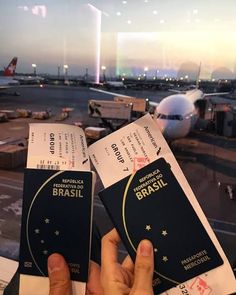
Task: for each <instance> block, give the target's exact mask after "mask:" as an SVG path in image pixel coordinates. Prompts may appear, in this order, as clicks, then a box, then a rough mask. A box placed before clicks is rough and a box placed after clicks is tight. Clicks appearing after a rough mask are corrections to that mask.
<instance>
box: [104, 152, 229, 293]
mask: <svg viewBox="0 0 236 295" xmlns="http://www.w3.org/2000/svg"><path fill="white" fill-rule="evenodd" d="M114 196H115V199H114ZM99 197H100V199H101V201H102V202H103V204H104V206H105V208H106V210H107V211H108V213H109V215H110V218H111V220H112V221H113V223H114V226H115V227H116V229H117V231H118V233H119V235H120V237H121V240H122V241H123V243H124V245H125V247H126V249H127V251H128V253H129V255H130V256H131V258H132V260H133V261H135V256H136V250H137V247H138V244H139V242H140V241H141V240H142V239H148V240H150V241H151V242H152V244H153V247H154V260H155V271H154V276H153V288H154V293H155V294H159V293H162V292H164V291H166V290H169V289H171V288H172V287H175V286H177V285H179V284H180V283H182V282H185V281H187V280H189V279H191V278H194V277H196V276H198V275H200V274H202V273H205V272H207V271H209V270H211V269H213V268H216V267H218V266H220V265H222V264H223V260H222V258H221V256H220V255H219V253H218V251H217V249H216V248H215V246H214V244H213V242H212V241H211V239H210V237H209V236H208V234H207V232H206V230H205V228H204V226H203V225H202V223H201V221H200V220H199V218H198V216H197V214H196V212H195V210H194V209H193V207H192V205H191V203H190V202H189V200H188V198H187V196H186V195H185V193H184V191H183V190H182V188H181V186H180V185H179V183H178V181H177V180H176V178H175V176H174V174H173V172H172V170H171V167H170V165H169V163H167V162H166V160H165V159H164V158H159V159H158V160H156V161H154V162H152V163H150V164H148V165H146V166H144V167H143V168H141V169H139V170H137V171H136V172H135V173H133V174H131V175H129V176H127V177H125V178H123V179H122V180H120V181H118V182H117V183H115V184H113V185H111V186H109V187H107V188H106V189H104V190H103V191H101V192H100V193H99Z"/></svg>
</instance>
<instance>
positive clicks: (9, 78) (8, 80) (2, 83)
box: [0, 57, 20, 90]
mask: <svg viewBox="0 0 236 295" xmlns="http://www.w3.org/2000/svg"><path fill="white" fill-rule="evenodd" d="M16 64H17V57H13V58H12V60H11V61H10V63H9V65H8V66H7V67H6V68H4V72H3V76H1V77H0V90H5V89H8V88H11V87H12V86H17V85H19V84H20V83H19V81H16V80H14V79H13V76H14V74H15V70H16Z"/></svg>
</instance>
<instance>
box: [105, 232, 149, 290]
mask: <svg viewBox="0 0 236 295" xmlns="http://www.w3.org/2000/svg"><path fill="white" fill-rule="evenodd" d="M119 242H120V238H119V235H118V233H117V231H116V230H115V229H113V230H112V231H110V232H109V233H108V234H106V235H105V236H104V237H103V239H102V268H101V270H102V271H101V283H102V287H103V292H104V295H110V294H112V295H128V294H129V295H153V288H152V278H153V272H154V257H153V246H152V244H151V242H150V241H148V240H143V241H141V242H140V244H139V246H138V249H137V255H136V260H135V265H134V264H133V262H132V260H131V258H130V257H129V256H127V257H126V258H125V260H124V261H123V263H122V264H120V263H119V262H118V257H117V256H118V245H119Z"/></svg>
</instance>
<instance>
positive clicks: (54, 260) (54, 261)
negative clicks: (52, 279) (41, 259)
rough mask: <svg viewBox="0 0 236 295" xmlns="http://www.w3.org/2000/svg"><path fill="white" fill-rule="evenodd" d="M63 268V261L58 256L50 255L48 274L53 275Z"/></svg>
mask: <svg viewBox="0 0 236 295" xmlns="http://www.w3.org/2000/svg"><path fill="white" fill-rule="evenodd" d="M62 267H63V259H62V257H61V256H60V255H58V254H52V255H51V256H49V257H48V272H49V273H53V272H55V271H59V270H61V269H62Z"/></svg>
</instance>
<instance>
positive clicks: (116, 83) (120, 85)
mask: <svg viewBox="0 0 236 295" xmlns="http://www.w3.org/2000/svg"><path fill="white" fill-rule="evenodd" d="M103 86H105V87H106V88H107V89H112V88H116V89H121V88H126V87H125V85H124V83H123V81H106V82H104V83H103Z"/></svg>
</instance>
